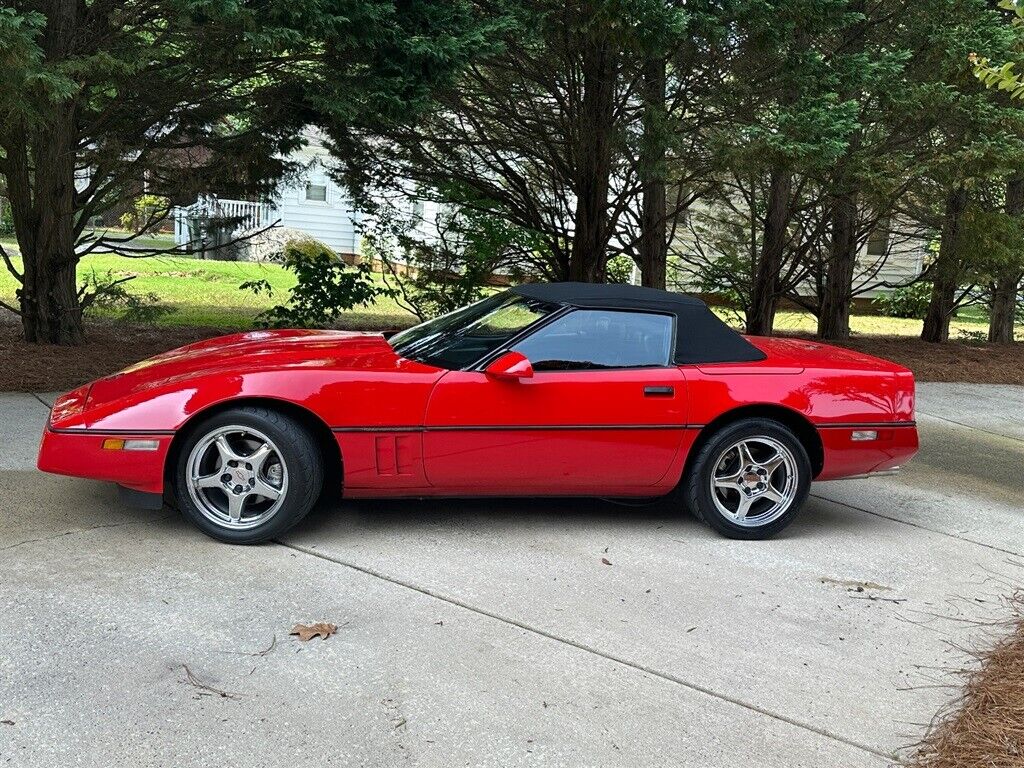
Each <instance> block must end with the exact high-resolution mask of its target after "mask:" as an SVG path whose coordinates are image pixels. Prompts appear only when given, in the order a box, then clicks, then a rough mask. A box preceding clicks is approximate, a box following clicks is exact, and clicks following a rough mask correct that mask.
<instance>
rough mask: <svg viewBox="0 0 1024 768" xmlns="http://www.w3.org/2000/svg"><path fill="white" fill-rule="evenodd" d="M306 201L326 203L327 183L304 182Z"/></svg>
mask: <svg viewBox="0 0 1024 768" xmlns="http://www.w3.org/2000/svg"><path fill="white" fill-rule="evenodd" d="M306 202H309V203H326V202H327V185H326V184H313V183H312V182H310V183H308V184H306Z"/></svg>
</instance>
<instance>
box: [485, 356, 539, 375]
mask: <svg viewBox="0 0 1024 768" xmlns="http://www.w3.org/2000/svg"><path fill="white" fill-rule="evenodd" d="M484 373H486V374H487V375H488V376H491V377H492V378H495V379H504V380H505V381H519V380H520V379H532V378H533V366H532V365H531V364H530V361H529V360H527V359H526V357H525V355H521V354H519V353H518V352H506V353H505V354H504V355H502V356H501V357H499V358H498V359H497V360H495V361H494V362H493V363H491V364H490V365H488V366H487V367H486V368H485V369H484Z"/></svg>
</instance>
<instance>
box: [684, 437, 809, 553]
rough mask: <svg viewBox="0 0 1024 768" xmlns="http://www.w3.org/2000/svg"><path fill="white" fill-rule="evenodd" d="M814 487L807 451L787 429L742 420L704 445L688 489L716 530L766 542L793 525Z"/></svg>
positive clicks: (689, 498) (688, 498) (697, 511)
mask: <svg viewBox="0 0 1024 768" xmlns="http://www.w3.org/2000/svg"><path fill="white" fill-rule="evenodd" d="M810 483H811V465H810V460H809V458H808V456H807V451H806V449H805V448H804V446H803V445H802V444H801V442H800V441H799V440H798V439H797V437H796V436H795V435H794V434H793V433H792V432H791V431H790V430H789V429H788V428H787V427H786V426H784V425H782V424H780V423H778V422H776V421H772V420H769V419H742V420H740V421H737V422H734V423H732V424H729V425H727V426H726V427H724V428H722V429H721V430H719V431H717V432H715V433H714V434H712V435H711V437H710V438H709V439H708V440H706V441H705V442H704V443H703V445H702V446H701V448H700V449H699V451H698V453H697V455H696V457H695V458H694V461H693V463H692V465H691V467H690V470H689V472H688V474H687V476H686V478H685V479H684V490H685V492H686V501H687V504H688V506H689V507H690V509H691V510H692V511H693V512H694V514H696V516H697V517H699V518H700V519H702V520H704V521H705V522H707V523H708V524H709V525H711V527H713V528H714V529H715V530H717V531H719V532H720V533H723V534H725V535H726V536H730V537H732V538H739V539H763V538H768V537H769V536H772V535H774V534H776V533H778V532H779V531H781V530H782V529H783V528H784V527H786V526H787V525H788V524H789V523H790V522H791V521H792V519H793V517H794V516H795V515H796V513H797V512H798V511H799V509H800V507H801V506H802V505H803V502H804V500H805V499H806V497H807V493H808V491H809V489H810Z"/></svg>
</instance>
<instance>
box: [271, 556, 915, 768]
mask: <svg viewBox="0 0 1024 768" xmlns="http://www.w3.org/2000/svg"><path fill="white" fill-rule="evenodd" d="M273 541H274V543H275V544H279V545H280V546H282V547H285V548H286V549H291V550H294V551H296V552H301V553H302V554H305V555H309V556H310V557H316V558H318V559H321V560H325V561H327V562H330V563H334V564H336V565H341V566H343V567H345V568H350V569H352V570H354V571H358V572H359V573H362V574H365V575H367V576H371V577H373V578H375V579H380V580H382V581H386V582H388V583H390V584H394V585H395V586H399V587H403V588H405V589H409V590H412V591H414V592H419V593H420V594H422V595H426V596H427V597H431V598H434V599H435V600H440V601H442V602H445V603H448V604H449V605H453V606H456V607H458V608H462V609H463V610H467V611H470V612H472V613H475V614H477V615H479V616H485V617H487V618H489V619H493V620H495V621H499V622H501V623H503V624H507V625H509V626H512V627H516V628H517V629H521V630H523V631H526V632H530V633H532V634H534V635H538V636H539V637H543V638H546V639H548V640H553V641H554V642H556V643H561V644H563V645H568V646H570V647H572V648H575V649H577V650H580V651H583V652H584V653H589V654H592V655H594V656H598V657H600V658H603V659H605V660H607V661H610V662H612V663H614V664H619V665H621V666H624V667H627V668H629V669H632V670H634V671H636V672H641V673H643V674H645V675H649V676H651V677H654V678H657V679H659V680H662V681H664V682H668V683H673V684H675V685H681V686H683V687H684V688H687V689H689V690H691V691H694V692H695V693H700V694H704V695H705V696H711V697H712V698H715V699H718V700H719V701H724V702H726V703H729V704H733V705H735V706H738V707H742V708H743V709H746V710H748V711H750V712H754V713H756V714H759V715H763V716H765V717H770V718H772V719H773V720H777V721H779V722H781V723H785V724H787V725H790V726H793V727H795V728H799V729H801V730H804V731H808V732H810V733H814V734H817V735H818V736H822V737H824V738H826V739H829V740H831V741H835V742H838V743H841V744H845V745H847V746H849V747H853V748H854V749H859V750H861V751H862V752H867V753H868V754H871V755H875V756H876V757H880V758H882V759H884V760H888V761H896V760H897V759H898V758H897V755H896V754H895V753H892V752H886V751H884V750H881V749H877V748H876V747H872V746H871V745H869V744H864V743H861V742H859V741H856V740H854V739H850V738H847V737H846V736H842V735H840V734H837V733H832V732H831V731H828V730H826V729H825V728H819V727H818V726H816V725H812V724H810V723H805V722H802V721H800V720H796V719H794V718H791V717H788V716H786V715H782V714H779V713H778V712H773V711H772V710H770V709H766V708H764V707H762V706H759V705H757V704H754V703H752V702H749V701H744V700H743V699H740V698H737V697H735V696H730V695H729V694H726V693H722V692H721V691H716V690H714V689H713V688H708V687H707V686H704V685H701V684H700V683H694V682H692V681H689V680H684V679H683V678H680V677H676V676H674V675H670V674H668V673H666V672H662V671H660V670H657V669H654V668H653V667H647V666H644V665H642V664H638V663H636V662H634V661H630V660H629V659H626V658H624V657H621V656H617V655H615V654H613V653H609V652H608V651H602V650H600V649H599V648H593V647H591V646H588V645H584V644H583V643H580V642H578V641H576V640H573V639H571V638H568V637H562V636H561V635H556V634H554V633H552V632H549V631H547V630H545V629H541V628H540V627H535V626H533V625H532V624H527V623H525V622H523V621H520V620H518V619H513V618H510V617H508V616H503V615H502V614H500V613H495V612H493V611H489V610H487V609H485V608H480V607H479V606H475V605H472V604H470V603H467V602H464V601H462V600H460V599H458V598H456V597H452V596H450V595H445V594H442V593H440V592H435V591H434V590H432V589H429V588H427V587H421V586H419V585H417V584H413V583H411V582H408V581H405V580H403V579H400V578H397V577H395V576H391V575H389V574H387V573H383V572H381V571H377V570H374V569H373V568H367V567H366V566H362V565H356V564H354V563H350V562H348V561H346V560H342V559H341V558H339V557H334V556H331V555H327V554H324V553H323V552H319V551H317V550H316V549H313V548H312V547H305V546H302V545H299V544H290V543H287V542H284V541H281V540H280V539H274V540H273Z"/></svg>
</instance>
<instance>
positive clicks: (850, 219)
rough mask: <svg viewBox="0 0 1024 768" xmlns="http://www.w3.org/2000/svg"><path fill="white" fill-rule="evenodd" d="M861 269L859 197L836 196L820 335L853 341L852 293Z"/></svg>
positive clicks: (854, 195)
mask: <svg viewBox="0 0 1024 768" xmlns="http://www.w3.org/2000/svg"><path fill="white" fill-rule="evenodd" d="M856 267H857V195H856V193H853V192H846V193H842V194H839V195H836V196H835V198H834V200H833V208H832V243H831V245H830V247H829V255H828V271H827V272H826V274H825V285H824V288H823V291H822V296H821V307H820V309H819V312H818V336H820V337H821V338H823V339H840V340H841V339H848V338H850V291H851V287H852V285H853V273H854V271H855V270H856Z"/></svg>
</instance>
